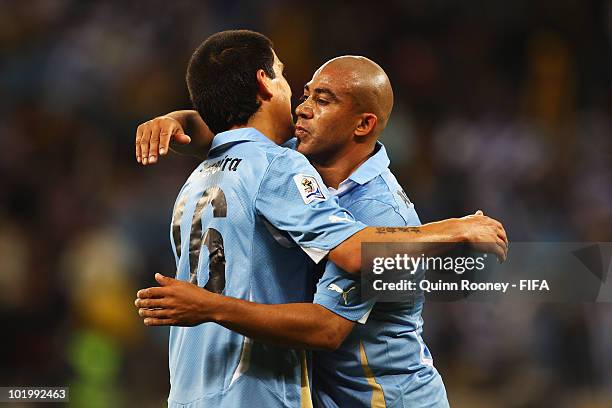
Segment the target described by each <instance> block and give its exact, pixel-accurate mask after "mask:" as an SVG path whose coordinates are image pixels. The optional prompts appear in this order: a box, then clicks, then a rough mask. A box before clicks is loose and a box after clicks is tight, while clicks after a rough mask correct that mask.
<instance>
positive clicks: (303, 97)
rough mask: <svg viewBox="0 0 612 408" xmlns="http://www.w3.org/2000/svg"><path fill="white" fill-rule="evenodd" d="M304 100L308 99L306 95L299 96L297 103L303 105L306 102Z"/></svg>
mask: <svg viewBox="0 0 612 408" xmlns="http://www.w3.org/2000/svg"><path fill="white" fill-rule="evenodd" d="M306 99H308V95H302V96H300V98H299V99H298V102H299V103H304V102H306Z"/></svg>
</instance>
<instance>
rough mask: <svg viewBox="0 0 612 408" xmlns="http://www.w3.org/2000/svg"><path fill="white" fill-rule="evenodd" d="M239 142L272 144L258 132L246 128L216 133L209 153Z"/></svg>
mask: <svg viewBox="0 0 612 408" xmlns="http://www.w3.org/2000/svg"><path fill="white" fill-rule="evenodd" d="M240 142H263V143H274V142H273V141H272V140H270V139H268V138H267V137H266V136H265V135H264V134H263V133H261V132H260V131H259V130H257V129H255V128H252V127H247V128H239V129H232V130H227V131H225V132H221V133H217V134H216V135H215V137H214V138H213V141H212V144H211V146H210V151H211V152H212V151H213V150H215V149H218V148H220V147H221V146H225V145H227V144H234V143H240Z"/></svg>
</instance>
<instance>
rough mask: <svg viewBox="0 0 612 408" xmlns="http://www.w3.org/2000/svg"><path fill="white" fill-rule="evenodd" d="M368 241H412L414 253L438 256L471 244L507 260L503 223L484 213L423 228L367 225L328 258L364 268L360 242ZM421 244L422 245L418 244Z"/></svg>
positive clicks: (354, 269) (346, 266)
mask: <svg viewBox="0 0 612 408" xmlns="http://www.w3.org/2000/svg"><path fill="white" fill-rule="evenodd" d="M367 242H373V243H374V242H380V243H402V242H405V243H410V244H411V245H410V246H407V247H406V248H407V249H410V251H412V252H413V253H412V254H410V253H409V254H408V255H412V256H419V255H421V254H424V255H426V256H433V255H437V254H438V253H440V252H441V251H443V250H447V249H448V244H449V243H465V242H467V243H469V244H471V245H472V246H474V247H475V248H476V249H477V250H479V251H482V252H489V253H493V254H495V255H496V256H497V257H498V259H499V260H500V261H504V260H505V259H506V256H507V251H508V238H507V237H506V231H505V230H504V227H503V226H502V224H501V223H499V222H498V221H496V220H494V219H493V218H489V217H487V216H484V215H483V214H482V211H478V212H476V214H473V215H468V216H466V217H463V218H450V219H447V220H443V221H437V222H431V223H429V224H424V225H422V226H420V227H367V228H365V229H363V230H361V231H359V232H358V233H356V234H355V235H353V236H351V237H350V238H349V239H347V240H345V241H344V242H342V243H341V244H340V245H338V246H337V247H336V248H334V249H333V250H331V251H330V252H329V259H330V260H331V261H332V262H334V263H335V264H336V265H338V266H339V267H341V268H342V269H344V270H345V271H347V272H350V273H359V272H360V268H361V244H362V243H367ZM419 244H422V245H419Z"/></svg>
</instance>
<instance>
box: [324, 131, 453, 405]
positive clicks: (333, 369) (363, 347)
mask: <svg viewBox="0 0 612 408" xmlns="http://www.w3.org/2000/svg"><path fill="white" fill-rule="evenodd" d="M377 149H378V151H377V152H376V153H375V154H374V155H373V156H372V157H370V158H369V159H368V160H367V161H366V162H365V163H363V164H362V165H361V166H360V167H359V168H358V169H357V170H356V171H355V172H354V173H353V174H351V176H350V177H349V178H348V179H347V180H345V181H344V182H342V183H341V184H340V185H339V186H338V190H333V189H331V188H330V189H329V190H330V192H332V194H335V195H336V196H337V197H338V198H339V200H340V205H342V206H343V207H345V208H346V209H348V210H349V211H350V212H351V213H352V214H353V216H354V217H355V219H357V220H359V221H361V222H363V223H365V224H368V225H377V226H390V227H391V226H418V225H420V224H421V222H420V221H419V217H418V215H417V213H416V211H415V210H414V205H413V204H412V203H411V202H410V200H409V199H408V196H407V195H406V193H404V191H403V190H402V188H401V186H400V185H399V184H398V182H397V181H396V179H395V177H394V176H393V174H391V172H390V171H389V169H388V166H389V159H388V157H387V154H386V152H385V148H384V147H383V146H382V144H380V143H379V144H378V146H377ZM360 290H361V285H360V281H359V278H358V277H356V276H355V275H350V274H348V273H346V272H344V271H343V270H341V269H340V268H338V267H337V266H336V265H334V264H333V263H331V262H328V263H327V266H326V269H325V273H324V275H323V278H322V279H321V280H320V281H319V283H318V284H317V291H316V294H315V298H314V302H315V303H318V304H320V305H322V306H324V307H325V308H327V309H329V310H331V311H332V312H334V313H336V314H338V315H340V316H342V317H344V318H346V319H349V320H352V321H356V322H359V323H358V324H356V325H355V327H354V329H353V330H352V332H351V333H350V334H349V336H348V337H347V338H346V340H345V341H344V342H343V343H342V345H341V346H340V347H339V348H338V350H336V351H334V352H315V353H314V356H313V367H314V368H313V370H314V378H313V390H314V401H315V405H317V406H320V407H326V408H331V407H342V408H344V407H351V408H354V407H411V408H412V407H448V400H447V397H446V391H445V388H444V384H443V383H442V378H441V377H440V375H439V374H438V372H437V370H436V369H435V368H434V367H433V359H432V357H431V354H430V353H429V350H428V349H427V346H425V343H424V342H423V339H422V338H421V332H422V326H423V319H422V318H421V310H422V308H423V300H424V298H423V296H422V295H420V296H417V297H415V298H414V300H413V301H409V302H401V303H400V302H395V303H385V302H378V303H377V302H376V299H375V298H374V299H371V300H369V301H362V300H361V291H360Z"/></svg>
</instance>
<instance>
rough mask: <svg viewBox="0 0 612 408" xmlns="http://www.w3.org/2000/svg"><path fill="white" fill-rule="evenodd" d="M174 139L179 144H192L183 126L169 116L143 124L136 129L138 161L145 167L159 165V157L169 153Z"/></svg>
mask: <svg viewBox="0 0 612 408" xmlns="http://www.w3.org/2000/svg"><path fill="white" fill-rule="evenodd" d="M173 139H174V140H176V142H177V143H178V144H188V143H190V142H191V138H190V137H189V136H187V135H186V134H185V133H184V131H183V128H182V127H181V124H180V123H179V122H178V121H177V120H175V119H173V118H171V117H169V116H160V117H157V118H155V119H152V120H149V121H147V122H145V123H143V124H141V125H140V126H138V128H137V129H136V161H137V162H138V163H142V164H143V165H147V164H154V163H157V160H158V157H159V156H164V155H166V154H167V153H168V150H169V149H170V142H171V141H172V140H173Z"/></svg>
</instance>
